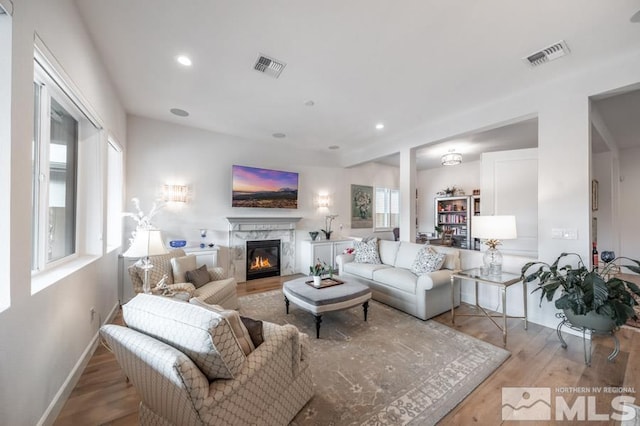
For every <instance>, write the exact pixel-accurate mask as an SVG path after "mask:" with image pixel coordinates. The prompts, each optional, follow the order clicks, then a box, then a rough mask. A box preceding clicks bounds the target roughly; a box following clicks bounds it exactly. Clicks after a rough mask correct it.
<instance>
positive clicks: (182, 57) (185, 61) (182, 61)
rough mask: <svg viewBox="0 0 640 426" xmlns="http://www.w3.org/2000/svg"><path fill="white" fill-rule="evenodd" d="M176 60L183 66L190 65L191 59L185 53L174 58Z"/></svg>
mask: <svg viewBox="0 0 640 426" xmlns="http://www.w3.org/2000/svg"><path fill="white" fill-rule="evenodd" d="M176 61H178V63H179V64H180V65H184V66H185V67H190V66H191V59H190V58H189V57H188V56H185V55H180V56H178V57H177V58H176Z"/></svg>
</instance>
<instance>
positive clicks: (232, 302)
mask: <svg viewBox="0 0 640 426" xmlns="http://www.w3.org/2000/svg"><path fill="white" fill-rule="evenodd" d="M149 259H150V261H151V263H152V264H153V268H152V269H151V270H150V271H149V281H150V282H151V291H152V292H154V291H155V289H156V284H157V283H158V281H160V280H161V279H162V278H163V277H164V276H165V275H166V280H165V283H166V284H167V287H168V289H169V290H171V291H175V292H185V293H188V294H189V297H197V298H198V299H200V300H201V301H203V302H205V303H207V304H210V305H220V306H223V307H225V308H227V309H238V307H239V305H238V295H237V287H238V284H237V282H236V280H235V278H233V277H232V278H227V277H226V274H225V270H224V268H220V267H215V268H212V269H209V270H208V271H207V272H208V282H206V283H204V284H202V285H200V286H198V287H196V286H195V285H194V284H192V283H190V282H187V280H186V278H185V274H186V272H189V271H190V270H193V269H196V257H195V256H193V255H190V256H186V255H185V252H184V250H182V249H177V250H172V251H171V252H169V253H168V254H164V255H160V256H151V257H150V258H149ZM128 270H129V276H130V277H131V283H132V284H133V289H134V291H135V292H136V293H142V282H143V279H144V278H143V277H144V270H143V269H142V268H141V267H140V266H139V265H138V264H137V263H135V264H133V265H131V266H129V269H128Z"/></svg>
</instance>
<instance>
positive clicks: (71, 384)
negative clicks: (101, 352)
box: [37, 303, 120, 426]
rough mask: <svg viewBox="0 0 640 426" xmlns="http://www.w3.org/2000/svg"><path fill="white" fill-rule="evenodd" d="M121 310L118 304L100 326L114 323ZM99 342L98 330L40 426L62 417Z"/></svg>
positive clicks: (40, 421) (45, 413) (52, 402)
mask: <svg viewBox="0 0 640 426" xmlns="http://www.w3.org/2000/svg"><path fill="white" fill-rule="evenodd" d="M119 308H120V304H119V303H116V304H115V305H114V306H113V308H112V309H111V312H109V315H107V318H106V319H105V320H104V322H101V323H100V325H104V324H108V323H110V322H111V321H113V318H115V316H116V314H117V313H118V309H119ZM98 328H99V327H98ZM99 341H100V334H99V330H97V331H96V334H95V335H94V336H93V338H92V339H91V341H90V342H89V345H87V348H86V349H85V350H84V352H82V355H81V356H80V359H78V362H76V365H74V367H73V369H72V370H71V372H70V373H69V375H68V376H67V379H66V380H65V381H64V383H63V384H62V386H61V387H60V389H59V390H58V392H57V393H56V396H55V397H54V398H53V400H52V401H51V404H49V406H48V407H47V409H46V410H45V412H44V414H43V415H42V417H41V418H40V420H39V421H38V423H37V424H38V426H49V425H53V423H54V422H55V421H56V419H57V418H58V415H60V411H62V407H64V404H65V402H67V399H68V398H69V395H71V392H72V391H73V388H75V386H76V384H78V380H79V379H80V376H81V375H82V373H83V372H84V369H85V368H86V367H87V364H88V363H89V360H90V359H91V357H92V356H93V353H94V352H95V351H96V348H97V347H98V342H99Z"/></svg>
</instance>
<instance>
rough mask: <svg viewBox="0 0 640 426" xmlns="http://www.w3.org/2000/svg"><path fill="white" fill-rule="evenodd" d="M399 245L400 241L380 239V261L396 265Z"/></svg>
mask: <svg viewBox="0 0 640 426" xmlns="http://www.w3.org/2000/svg"><path fill="white" fill-rule="evenodd" d="M399 247H400V242H399V241H388V240H380V241H379V242H378V251H379V253H380V261H381V262H382V263H384V264H385V265H392V266H393V265H395V263H396V256H397V254H398V248H399Z"/></svg>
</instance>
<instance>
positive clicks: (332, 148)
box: [329, 145, 340, 150]
mask: <svg viewBox="0 0 640 426" xmlns="http://www.w3.org/2000/svg"><path fill="white" fill-rule="evenodd" d="M329 149H331V150H334V149H340V147H339V146H338V145H329Z"/></svg>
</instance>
